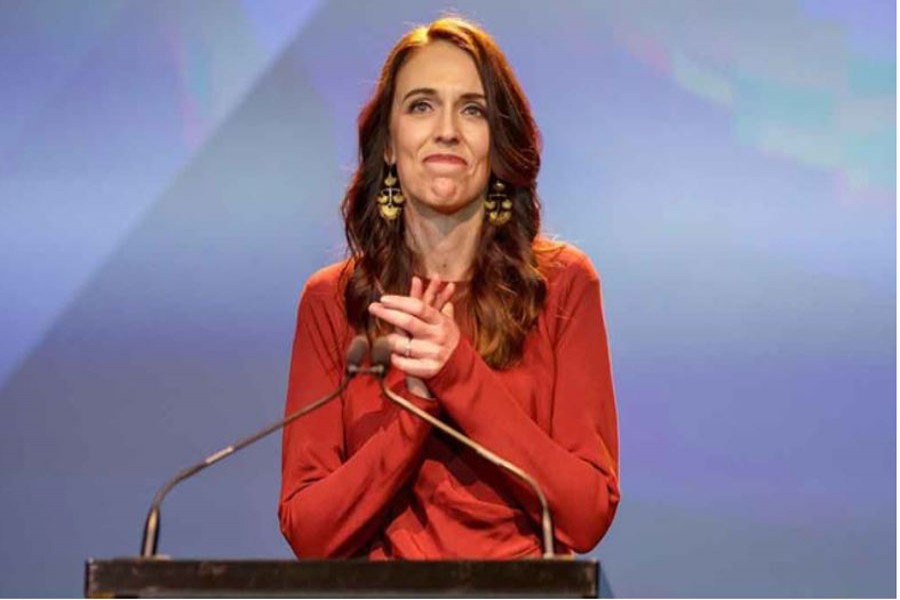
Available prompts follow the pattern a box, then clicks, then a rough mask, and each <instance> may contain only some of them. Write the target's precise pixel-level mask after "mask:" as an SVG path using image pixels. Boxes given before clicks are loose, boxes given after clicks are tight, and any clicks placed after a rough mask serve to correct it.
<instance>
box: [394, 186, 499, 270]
mask: <svg viewBox="0 0 900 600" xmlns="http://www.w3.org/2000/svg"><path fill="white" fill-rule="evenodd" d="M404 210H405V212H406V214H405V215H404V218H405V219H406V243H407V245H408V246H409V248H410V249H411V250H412V251H413V252H414V253H415V254H416V256H417V257H418V260H419V264H420V267H421V268H422V269H424V270H425V272H424V273H422V275H424V276H425V277H428V278H433V277H435V276H438V277H440V278H441V279H442V280H443V281H464V280H467V279H469V278H470V277H471V269H472V264H473V262H474V260H475V250H476V248H477V246H478V236H479V234H480V232H481V225H482V223H483V221H484V208H483V204H482V202H480V201H478V200H476V201H474V202H472V203H471V204H470V205H468V206H466V207H464V208H462V209H461V210H459V211H457V212H455V213H453V214H449V215H448V214H442V213H439V212H435V211H433V210H431V209H429V208H428V207H425V206H422V205H420V204H419V205H417V206H414V205H413V203H412V202H410V203H408V204H407V206H406V207H405V209H404Z"/></svg>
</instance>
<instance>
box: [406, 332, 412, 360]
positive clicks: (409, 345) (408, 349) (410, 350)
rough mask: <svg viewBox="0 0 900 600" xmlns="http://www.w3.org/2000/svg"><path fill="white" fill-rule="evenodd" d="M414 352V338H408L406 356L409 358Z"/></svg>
mask: <svg viewBox="0 0 900 600" xmlns="http://www.w3.org/2000/svg"><path fill="white" fill-rule="evenodd" d="M411 354H412V338H411V337H408V338H406V358H409V357H410V355H411Z"/></svg>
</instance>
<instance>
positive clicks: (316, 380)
mask: <svg viewBox="0 0 900 600" xmlns="http://www.w3.org/2000/svg"><path fill="white" fill-rule="evenodd" d="M342 266H343V265H342V264H336V265H332V266H330V267H327V268H325V269H322V270H321V271H319V272H317V273H316V274H315V275H313V276H312V277H311V278H310V280H309V281H308V282H307V284H306V287H305V289H304V291H303V295H302V298H301V300H300V306H299V311H298V317H297V331H296V336H295V339H294V347H293V356H292V359H291V369H290V378H289V382H288V394H287V407H286V413H290V412H293V411H295V410H297V409H298V408H300V407H302V406H304V405H306V404H308V403H310V402H312V401H313V400H315V399H316V398H318V397H321V396H323V395H325V394H327V393H328V392H329V391H331V390H333V389H334V388H336V387H337V386H338V384H339V382H340V379H341V374H342V373H343V368H344V365H343V360H344V359H343V354H344V350H345V348H346V347H347V344H348V343H349V341H350V340H351V339H352V337H353V335H354V332H353V331H352V330H351V329H350V327H349V326H348V324H347V319H346V317H345V315H344V309H343V306H344V304H343V290H342V289H341V287H340V273H341V268H342ZM542 270H543V273H544V275H545V277H546V278H547V283H548V294H547V301H546V304H545V307H544V310H543V312H542V313H541V315H540V317H539V319H538V322H537V325H536V327H535V328H534V329H533V330H532V332H531V333H530V334H529V335H528V337H527V338H526V342H525V349H524V354H523V357H522V360H521V361H520V362H518V363H517V364H516V365H515V366H513V367H511V368H509V369H505V370H502V371H497V370H494V369H491V368H490V367H489V366H488V365H487V364H486V363H485V362H484V361H483V360H482V358H481V357H480V356H479V355H478V353H477V352H476V351H475V350H474V348H473V346H472V344H471V342H470V335H469V334H470V333H471V327H469V326H468V324H467V323H466V319H464V318H460V316H459V315H463V314H465V312H466V311H465V310H460V308H461V306H464V302H465V300H464V298H465V286H464V285H463V286H461V289H460V290H459V291H460V292H461V295H460V298H459V299H458V300H456V301H455V303H456V306H455V308H456V309H457V310H456V311H455V313H456V314H457V315H458V316H457V320H458V322H459V324H460V329H461V331H462V333H463V335H462V338H461V340H460V343H459V345H458V346H457V348H456V349H455V350H454V352H453V354H452V355H451V357H450V359H449V360H448V362H447V363H446V364H445V365H444V367H443V368H442V369H441V371H440V372H439V373H437V375H435V376H434V377H432V378H431V379H429V380H427V381H426V385H427V386H428V388H429V390H430V391H431V393H432V395H433V396H434V397H435V400H426V399H423V398H420V397H418V396H415V395H413V394H411V393H409V392H408V391H407V390H406V386H405V381H404V376H403V373H401V372H399V371H398V370H397V369H392V370H391V372H390V373H389V375H388V377H387V384H388V385H389V386H390V387H391V389H393V391H395V392H396V393H398V394H400V395H402V396H403V397H405V398H407V399H408V400H410V401H411V402H413V403H414V404H416V405H417V406H419V407H420V408H423V409H424V410H426V411H428V412H429V413H430V414H432V415H435V416H438V417H439V418H442V419H443V420H445V421H446V422H447V423H448V424H450V425H451V426H454V427H456V428H457V429H460V430H462V431H463V432H464V433H466V434H467V435H468V436H470V437H472V438H474V439H475V440H477V441H478V442H480V443H481V444H483V445H484V446H485V447H486V448H488V449H489V450H492V451H493V452H494V453H496V454H498V455H499V456H501V457H503V458H505V459H507V460H509V461H510V462H512V463H513V464H515V465H517V466H519V467H520V468H522V469H524V470H525V471H526V472H527V473H529V474H530V475H531V476H532V477H534V478H535V479H536V481H537V482H538V484H539V485H540V486H541V488H542V489H543V491H544V494H545V495H546V497H547V501H548V503H549V505H550V511H551V514H552V516H553V523H554V536H555V539H556V543H557V552H558V553H565V552H571V551H577V552H587V551H589V550H591V549H592V548H593V547H594V546H595V545H596V544H597V543H598V542H599V541H600V538H602V537H603V535H604V534H605V533H606V531H607V529H608V528H609V526H610V524H611V522H612V520H613V516H614V515H615V512H616V507H617V505H618V502H619V483H618V433H617V427H616V408H615V399H614V395H613V383H612V376H611V369H610V359H609V351H608V346H607V340H606V332H605V328H604V324H603V312H602V308H601V297H600V282H599V279H598V277H597V274H596V272H595V271H594V268H593V266H592V265H591V262H590V259H588V257H587V256H586V255H584V254H583V253H582V252H580V251H579V250H577V249H575V248H573V247H572V246H563V247H562V249H561V250H560V251H559V253H558V254H557V255H556V256H555V258H554V260H553V261H552V263H551V264H550V265H549V266H547V267H545V268H543V269H542ZM278 513H279V519H280V523H281V530H282V532H283V533H284V536H285V538H286V539H287V541H288V542H289V543H290V545H291V547H292V548H293V550H294V552H295V553H296V554H297V556H298V557H352V556H368V557H370V558H376V559H377V558H403V559H444V558H446V559H451V558H519V557H529V556H539V555H540V551H541V537H540V516H541V512H540V505H539V503H538V500H537V498H535V496H534V492H533V490H532V489H531V488H530V487H528V486H527V485H526V484H524V483H523V482H522V481H520V480H519V479H517V478H516V477H514V476H512V475H511V474H508V473H506V472H503V471H501V470H499V468H498V467H495V466H493V465H491V464H489V463H487V462H486V461H485V460H484V459H483V458H481V457H479V456H478V455H476V454H475V453H474V452H472V451H471V450H469V449H467V448H466V447H464V446H462V445H461V444H459V443H458V442H456V441H455V440H452V439H450V438H449V437H447V436H446V435H445V434H444V433H442V432H440V431H437V430H433V428H432V427H431V425H429V424H427V423H425V422H424V421H422V420H420V419H419V418H418V417H416V416H415V415H412V414H409V413H407V412H405V411H404V410H403V409H401V408H399V407H398V406H396V405H395V404H393V403H392V402H391V401H390V400H388V399H387V398H384V397H383V395H382V394H381V392H380V390H379V387H378V383H377V382H376V381H375V380H374V378H372V377H357V378H356V379H354V380H353V381H352V382H351V383H350V385H349V386H348V388H347V389H346V390H345V392H344V393H343V395H342V397H341V398H340V399H336V400H334V401H333V402H331V403H330V404H328V405H326V406H324V407H322V408H320V409H318V410H316V411H314V412H313V413H311V414H309V415H307V416H305V417H302V418H301V419H299V420H298V421H295V422H294V423H293V424H291V425H290V426H289V427H288V428H287V429H286V430H285V432H284V438H283V453H282V490H281V499H280V503H279V510H278Z"/></svg>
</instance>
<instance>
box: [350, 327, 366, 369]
mask: <svg viewBox="0 0 900 600" xmlns="http://www.w3.org/2000/svg"><path fill="white" fill-rule="evenodd" d="M368 353H369V339H368V338H367V337H366V336H364V335H358V336H356V337H355V338H353V340H352V341H351V342H350V345H349V346H348V347H347V355H346V360H347V369H351V368H353V369H358V368H359V367H360V365H361V364H362V361H363V359H364V358H365V357H366V354H368Z"/></svg>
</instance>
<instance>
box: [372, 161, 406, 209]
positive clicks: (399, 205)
mask: <svg viewBox="0 0 900 600" xmlns="http://www.w3.org/2000/svg"><path fill="white" fill-rule="evenodd" d="M377 202H378V212H380V213H381V218H383V219H384V220H385V221H394V220H395V219H396V218H397V217H399V216H400V212H401V211H402V210H403V203H404V202H406V198H404V197H403V192H402V191H400V188H399V187H397V167H396V165H388V168H387V176H386V177H385V178H384V187H383V188H381V193H380V194H378V199H377Z"/></svg>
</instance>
